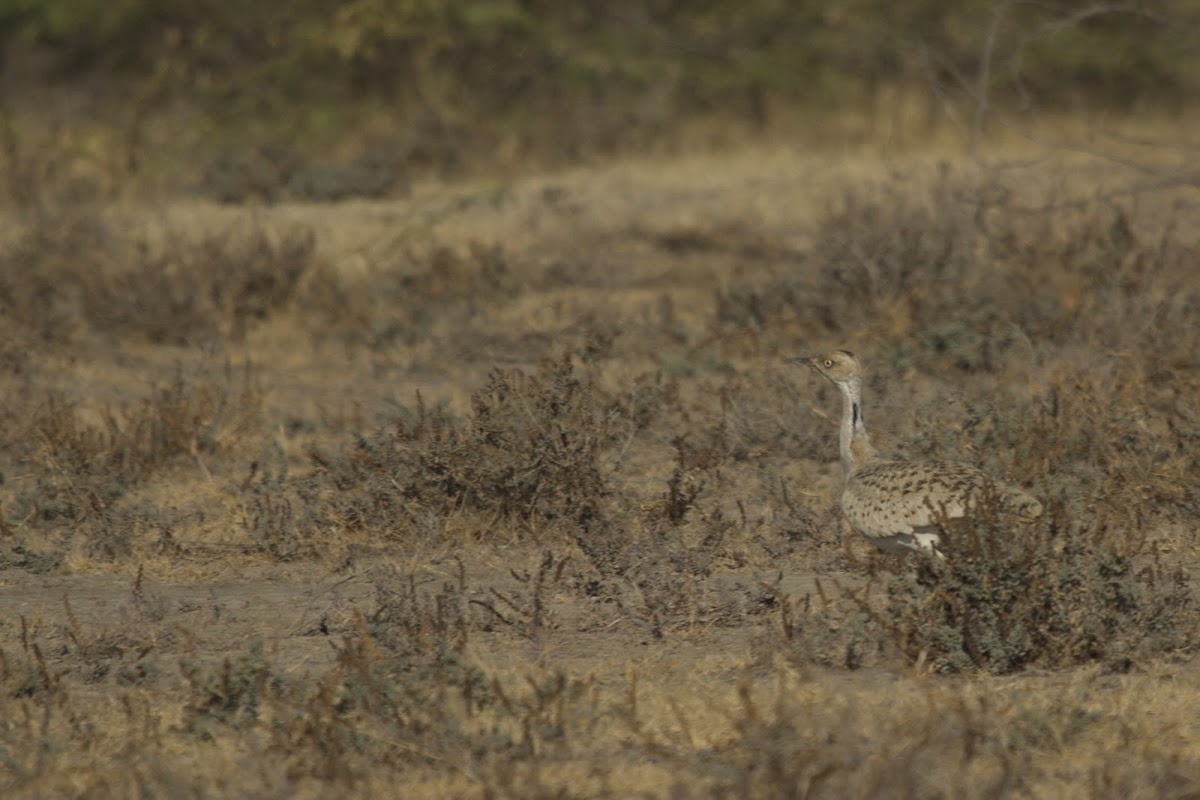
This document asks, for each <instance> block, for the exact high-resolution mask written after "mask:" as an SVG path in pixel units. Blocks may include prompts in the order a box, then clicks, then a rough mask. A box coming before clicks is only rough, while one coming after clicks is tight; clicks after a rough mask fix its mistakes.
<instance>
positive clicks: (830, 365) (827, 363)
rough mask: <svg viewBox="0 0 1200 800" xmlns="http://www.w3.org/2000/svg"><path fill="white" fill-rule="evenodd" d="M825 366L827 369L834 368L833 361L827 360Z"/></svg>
mask: <svg viewBox="0 0 1200 800" xmlns="http://www.w3.org/2000/svg"><path fill="white" fill-rule="evenodd" d="M825 366H826V367H832V366H833V362H832V361H830V360H829V359H828V358H827V359H825Z"/></svg>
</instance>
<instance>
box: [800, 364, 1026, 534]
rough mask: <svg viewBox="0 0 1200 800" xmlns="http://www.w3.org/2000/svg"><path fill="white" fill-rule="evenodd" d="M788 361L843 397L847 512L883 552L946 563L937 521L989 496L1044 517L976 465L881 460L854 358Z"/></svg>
mask: <svg viewBox="0 0 1200 800" xmlns="http://www.w3.org/2000/svg"><path fill="white" fill-rule="evenodd" d="M788 361H789V362H790V363H792V364H799V365H804V366H807V367H812V368H813V369H815V370H816V371H817V372H819V373H821V374H822V375H824V376H825V377H826V378H828V379H829V380H830V381H832V382H833V385H834V386H836V387H837V388H838V391H839V392H841V394H842V427H841V433H840V435H839V437H838V444H839V446H840V449H841V456H842V469H843V471H844V472H845V475H846V487H845V489H843V491H842V511H843V512H844V513H845V515H846V519H847V520H849V522H850V524H851V525H852V526H853V527H854V529H855V530H857V531H858V532H859V533H861V534H862V535H863V536H864V537H866V538H867V539H868V540H869V541H870V542H871V543H872V544H874V545H875V546H876V547H878V548H879V549H880V550H883V551H884V552H887V553H905V552H909V551H913V550H917V551H926V552H932V553H935V554H937V555H938V556H939V557H940V556H941V553H940V552H939V550H938V545H939V544H940V543H941V539H940V537H939V535H938V526H937V523H936V519H937V517H938V515H939V514H944V515H945V517H946V518H948V519H957V518H960V517H965V516H968V515H969V514H970V513H971V511H972V509H973V508H975V506H976V504H977V503H978V502H979V500H980V498H981V497H983V496H986V495H988V494H989V493H991V494H994V496H996V497H998V498H999V499H1000V502H1001V505H1002V508H1004V509H1005V510H1008V511H1011V512H1012V513H1014V514H1016V515H1017V516H1019V517H1021V518H1024V519H1034V518H1036V517H1038V516H1040V515H1041V513H1042V504H1041V503H1040V502H1038V500H1037V499H1036V498H1034V497H1032V496H1031V495H1029V494H1027V493H1025V492H1024V491H1022V490H1021V489H1018V488H1017V487H1015V486H1012V485H1009V484H1007V483H1004V482H1002V481H997V480H994V479H992V478H990V477H988V476H987V475H986V474H984V473H983V472H981V471H980V470H978V469H976V468H975V467H972V466H971V465H969V464H962V463H959V462H957V461H900V460H885V459H882V458H880V457H879V454H878V453H877V452H876V451H875V448H874V447H872V446H871V437H870V436H868V435H867V429H866V426H865V425H864V424H863V416H862V365H861V364H859V363H858V359H857V358H855V357H854V354H853V353H850V352H848V351H846V350H835V351H833V352H832V353H826V354H824V355H818V356H805V357H799V358H789V359H788Z"/></svg>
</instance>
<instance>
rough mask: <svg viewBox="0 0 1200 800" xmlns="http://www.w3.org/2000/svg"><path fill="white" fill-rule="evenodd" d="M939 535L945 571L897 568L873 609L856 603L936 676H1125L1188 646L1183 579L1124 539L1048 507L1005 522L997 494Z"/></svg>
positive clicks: (1190, 605) (928, 564) (1192, 619)
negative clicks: (1077, 670) (1045, 670)
mask: <svg viewBox="0 0 1200 800" xmlns="http://www.w3.org/2000/svg"><path fill="white" fill-rule="evenodd" d="M940 527H941V529H942V532H943V534H942V539H943V545H944V546H943V550H944V552H945V562H942V561H939V560H937V559H933V558H927V557H923V558H920V559H917V560H915V563H914V564H913V566H912V568H908V569H902V570H901V571H900V573H899V575H897V576H896V577H895V578H894V579H893V580H892V581H891V582H889V584H888V588H887V600H886V603H885V604H884V606H883V607H882V608H881V609H878V610H876V607H875V606H874V605H873V604H872V603H871V602H870V600H869V599H868V598H867V597H866V595H865V594H864V595H860V605H861V607H862V608H863V610H864V611H866V612H867V613H870V614H872V616H873V617H874V618H875V620H876V621H877V622H878V624H879V625H880V626H881V628H882V630H883V631H884V632H885V633H886V636H887V638H888V639H889V640H890V641H891V642H892V643H893V644H895V645H896V647H897V648H898V649H899V650H900V652H902V653H903V654H904V655H905V656H906V657H907V658H908V659H909V660H911V661H914V662H915V661H927V662H928V663H930V664H931V665H932V666H933V667H934V668H935V669H937V670H938V671H943V672H955V671H959V670H964V669H981V670H987V671H989V672H993V673H997V674H1000V673H1009V672H1015V671H1017V670H1020V669H1022V668H1023V667H1025V666H1028V665H1032V664H1037V665H1040V666H1044V667H1053V668H1060V667H1067V666H1071V665H1074V664H1079V663H1085V662H1089V661H1103V662H1106V663H1108V664H1110V665H1112V666H1114V667H1117V668H1122V669H1124V668H1127V667H1128V665H1129V664H1132V663H1133V662H1134V661H1136V660H1139V659H1142V658H1145V657H1150V656H1159V655H1164V654H1166V655H1169V654H1173V653H1178V652H1182V651H1186V650H1189V649H1191V648H1192V647H1193V646H1194V645H1195V644H1196V638H1195V634H1194V630H1195V626H1196V623H1197V622H1198V621H1200V619H1198V617H1197V614H1196V609H1195V607H1194V602H1193V598H1192V596H1191V591H1190V588H1189V585H1188V579H1187V574H1186V572H1184V570H1183V569H1182V568H1180V567H1178V566H1175V567H1169V566H1166V565H1164V564H1163V563H1162V562H1161V561H1160V560H1159V558H1158V556H1157V554H1149V555H1140V554H1139V552H1138V551H1139V546H1140V542H1137V541H1131V534H1130V532H1129V531H1128V530H1124V529H1116V530H1114V529H1109V528H1105V527H1099V528H1096V527H1092V526H1091V525H1088V524H1087V523H1086V522H1083V521H1079V520H1074V519H1070V518H1069V516H1068V515H1067V514H1066V512H1065V510H1064V509H1063V508H1062V507H1061V506H1059V505H1057V504H1051V507H1050V509H1049V510H1048V513H1047V515H1046V516H1045V518H1044V519H1043V520H1039V521H1038V522H1037V523H1034V524H1024V525H1023V524H1015V523H1014V522H1013V521H1012V520H1011V519H1007V518H1006V517H1005V515H1004V513H1003V510H1002V507H1001V502H1000V497H999V496H998V495H997V494H995V493H992V494H987V495H983V496H982V497H981V498H980V501H979V503H978V506H977V507H976V511H975V515H974V518H973V519H972V520H965V519H957V520H949V519H943V520H942V521H941V522H940Z"/></svg>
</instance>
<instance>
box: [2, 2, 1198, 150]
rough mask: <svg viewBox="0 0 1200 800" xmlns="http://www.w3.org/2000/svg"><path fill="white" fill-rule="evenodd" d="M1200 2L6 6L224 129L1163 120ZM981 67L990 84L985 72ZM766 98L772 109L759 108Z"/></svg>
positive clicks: (57, 42)
mask: <svg viewBox="0 0 1200 800" xmlns="http://www.w3.org/2000/svg"><path fill="white" fill-rule="evenodd" d="M1198 34H1200V5H1197V4H1196V3H1194V2H1192V1H1191V0H1152V2H1145V3H1137V4H1131V5H1128V6H1125V5H1112V4H1094V3H1092V2H1090V0H1064V2H1058V3H1053V4H1048V3H1032V2H1022V3H1018V2H997V0H962V1H961V2H954V1H952V0H913V2H906V3H893V2H890V1H889V0H849V1H847V0H808V1H807V2H786V0H744V1H743V2H731V0H692V1H691V2H685V1H684V0H638V1H637V2H634V0H610V1H609V2H596V1H595V0H592V1H590V2H589V1H587V0H575V1H574V2H551V0H441V1H440V2H439V1H438V0H338V1H336V2H322V1H321V0H277V2H274V3H262V4H260V3H248V2H238V1H237V0H205V1H204V2H194V1H193V0H0V36H2V37H3V40H2V41H3V43H4V44H6V45H7V44H9V43H11V42H12V41H13V40H14V37H20V38H22V39H23V40H24V41H25V42H27V43H33V44H34V45H35V47H36V48H37V49H38V50H39V51H41V52H48V53H49V54H50V55H51V56H52V59H51V60H52V62H53V64H54V65H55V67H56V69H55V70H54V72H53V79H54V80H59V81H71V80H75V79H78V78H79V77H81V76H83V75H95V74H100V75H101V76H106V77H107V76H112V77H122V78H127V79H131V80H139V79H145V80H150V81H153V82H154V83H153V85H154V88H155V91H153V92H143V93H142V94H141V97H142V98H143V100H145V98H148V97H153V98H159V99H166V98H170V99H171V100H179V99H186V100H193V101H195V102H197V103H199V104H200V105H201V107H207V108H209V109H211V110H213V111H215V112H218V113H219V114H221V115H223V116H226V117H228V116H231V115H239V114H246V115H250V116H259V117H263V116H270V115H272V114H278V113H280V112H281V111H283V112H286V111H287V110H288V109H296V108H303V107H307V108H308V109H310V111H311V109H313V108H316V107H321V106H330V105H334V106H336V105H337V104H338V103H344V102H347V101H354V102H361V101H363V100H373V101H375V102H376V103H378V104H380V105H383V106H385V107H387V108H389V109H397V110H399V111H400V112H402V113H404V114H407V115H409V116H410V117H413V118H418V117H420V116H421V115H424V116H426V117H428V118H432V119H435V120H437V121H439V122H440V123H445V122H446V121H451V122H454V123H456V124H471V125H477V124H479V123H481V122H487V123H488V124H500V125H503V126H508V127H509V128H510V129H511V128H512V127H514V126H515V127H516V128H517V129H520V128H521V127H523V126H525V125H527V124H530V123H531V122H532V121H534V120H541V121H542V123H543V124H545V121H546V120H547V119H548V118H554V117H556V116H558V117H563V118H567V117H570V116H572V115H573V114H575V113H577V112H579V111H580V110H581V109H591V110H593V112H595V110H596V109H601V110H602V111H603V113H604V114H607V115H609V116H610V117H616V118H618V119H619V118H620V117H621V114H622V113H626V114H633V115H635V116H636V117H637V118H638V119H645V118H647V117H649V118H653V119H659V120H666V119H671V118H675V117H678V116H680V115H687V114H691V113H697V112H706V111H714V110H715V111H719V112H722V113H725V114H732V115H735V116H739V117H743V118H745V119H748V120H751V121H753V122H757V123H763V122H766V121H767V119H768V116H769V113H770V109H771V102H776V101H780V102H786V103H789V104H796V105H801V106H808V107H814V106H815V107H822V108H828V107H843V106H846V105H850V104H856V103H861V102H863V101H868V100H870V99H871V98H872V97H873V96H874V95H875V93H876V92H878V91H879V90H880V89H881V88H883V87H885V86H896V85H899V86H913V87H918V88H930V89H933V90H934V91H935V92H936V93H937V94H938V95H939V96H940V97H941V98H942V99H943V101H951V102H957V103H961V104H966V106H969V105H971V104H974V103H975V102H976V101H977V100H978V98H979V97H980V89H981V88H983V89H985V90H986V92H987V95H986V96H987V98H988V99H989V101H995V102H1012V103H1016V104H1019V105H1021V106H1023V107H1030V106H1033V107H1038V106H1040V107H1045V108H1053V107H1056V106H1058V105H1059V104H1061V103H1063V102H1064V101H1071V100H1076V99H1079V98H1081V97H1084V98H1086V99H1087V100H1088V101H1089V102H1091V103H1097V104H1101V105H1106V106H1116V107H1129V106H1130V105H1132V104H1134V103H1140V102H1147V101H1149V102H1154V103H1158V104H1163V105H1167V106H1170V105H1173V104H1178V103H1180V102H1182V101H1183V100H1184V99H1185V98H1187V97H1188V96H1190V93H1191V92H1194V91H1195V90H1196V89H1197V88H1200V47H1197V42H1198V40H1200V36H1198ZM985 64H986V65H987V69H984V68H983V66H984V65H985ZM769 101H770V102H769Z"/></svg>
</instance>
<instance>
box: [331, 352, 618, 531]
mask: <svg viewBox="0 0 1200 800" xmlns="http://www.w3.org/2000/svg"><path fill="white" fill-rule="evenodd" d="M612 411H613V409H612V407H611V405H610V404H608V403H606V402H605V399H604V398H603V396H602V395H601V394H600V393H599V392H597V390H596V387H595V385H594V383H593V381H592V379H591V378H589V377H587V376H586V375H581V374H580V373H579V371H577V369H576V368H575V366H574V365H573V363H572V360H571V358H570V356H569V355H564V356H563V357H561V358H559V359H556V360H546V361H543V362H542V364H541V365H540V367H539V368H538V370H537V371H536V372H535V373H533V374H526V373H524V372H522V371H520V370H512V371H503V370H499V369H497V370H494V371H493V372H492V374H491V375H490V376H489V378H488V381H487V383H486V385H484V386H483V387H482V388H481V389H479V390H477V391H476V392H475V393H474V394H473V396H472V399H471V412H470V414H469V415H468V416H466V417H465V418H456V417H453V416H452V415H450V414H449V413H448V412H446V411H445V410H444V409H442V408H433V409H431V408H428V407H427V406H426V405H425V403H424V401H423V400H422V399H421V398H420V397H419V396H418V398H417V408H416V409H415V410H414V411H413V412H412V413H411V414H410V415H409V416H408V418H404V419H399V420H397V421H396V422H395V424H394V427H393V428H392V429H391V430H388V431H384V432H382V433H380V434H377V435H375V436H371V437H362V438H360V439H359V440H358V441H357V443H356V445H355V446H354V447H353V448H352V449H351V450H350V451H349V452H347V453H344V454H336V455H334V454H328V453H322V452H318V451H316V450H313V451H311V452H310V455H311V457H312V458H313V460H314V461H315V462H316V463H317V464H318V465H319V466H320V467H322V469H323V472H324V474H325V475H326V476H327V481H328V485H329V486H330V487H331V488H332V489H333V490H334V491H332V492H330V493H329V500H328V502H329V512H328V513H329V516H330V517H332V518H334V519H338V520H343V521H344V522H345V523H346V524H348V525H351V526H355V527H357V526H362V525H371V526H375V525H379V526H381V527H383V528H384V529H387V527H388V526H389V519H392V518H394V517H397V516H399V517H401V518H406V517H411V516H412V509H413V508H414V507H415V508H430V509H433V510H435V511H436V512H437V513H439V514H447V513H450V512H452V511H454V510H457V509H460V508H469V509H475V510H479V511H485V512H489V513H495V514H497V515H498V516H501V517H511V518H514V519H519V520H537V521H538V522H539V523H551V522H561V523H565V524H567V525H568V526H569V527H572V528H580V527H582V528H586V527H587V526H589V525H590V524H593V522H594V521H595V520H597V519H598V518H599V516H600V515H601V513H602V506H603V501H604V499H605V497H606V496H607V495H608V493H609V478H608V475H607V470H606V469H605V467H604V464H603V463H602V460H601V454H602V452H603V450H604V448H605V447H606V446H608V445H610V444H611V443H612V441H613V435H614V431H615V430H616V423H615V418H614V415H613V413H612Z"/></svg>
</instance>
